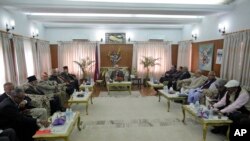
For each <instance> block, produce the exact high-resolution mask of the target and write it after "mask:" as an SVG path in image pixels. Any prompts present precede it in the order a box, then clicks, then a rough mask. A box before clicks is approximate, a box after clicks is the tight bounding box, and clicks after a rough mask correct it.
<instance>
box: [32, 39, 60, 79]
mask: <svg viewBox="0 0 250 141" xmlns="http://www.w3.org/2000/svg"><path fill="white" fill-rule="evenodd" d="M62 56H63V55H62ZM37 58H38V59H37V68H38V69H37V70H38V71H37V73H38V77H39V78H40V75H41V73H42V72H47V73H48V74H51V70H52V66H51V54H50V47H49V42H48V41H42V40H37ZM39 71H40V72H39Z"/></svg>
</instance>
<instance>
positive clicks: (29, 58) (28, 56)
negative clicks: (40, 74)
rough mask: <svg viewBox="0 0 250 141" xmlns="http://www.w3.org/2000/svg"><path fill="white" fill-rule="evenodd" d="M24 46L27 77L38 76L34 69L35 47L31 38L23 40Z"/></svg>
mask: <svg viewBox="0 0 250 141" xmlns="http://www.w3.org/2000/svg"><path fill="white" fill-rule="evenodd" d="M23 45H24V54H25V62H26V64H27V68H26V69H27V76H32V75H36V73H35V69H34V62H35V61H36V60H34V57H33V55H34V53H33V51H32V50H33V46H32V42H31V39H30V38H23Z"/></svg>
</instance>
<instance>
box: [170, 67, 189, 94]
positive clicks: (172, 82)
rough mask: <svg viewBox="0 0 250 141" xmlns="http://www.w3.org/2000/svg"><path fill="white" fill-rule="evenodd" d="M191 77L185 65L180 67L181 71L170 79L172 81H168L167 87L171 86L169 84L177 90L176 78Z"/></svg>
mask: <svg viewBox="0 0 250 141" xmlns="http://www.w3.org/2000/svg"><path fill="white" fill-rule="evenodd" d="M190 77H191V75H190V73H189V72H188V68H187V67H183V68H182V73H181V74H180V75H178V76H177V77H174V78H173V79H172V81H171V82H170V83H168V87H171V86H173V88H174V89H175V90H177V86H176V85H177V81H178V80H183V79H187V78H190Z"/></svg>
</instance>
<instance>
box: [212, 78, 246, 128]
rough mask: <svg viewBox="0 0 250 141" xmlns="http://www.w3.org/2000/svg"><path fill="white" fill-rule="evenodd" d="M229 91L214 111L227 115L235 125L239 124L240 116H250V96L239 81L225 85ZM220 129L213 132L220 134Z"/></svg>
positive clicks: (215, 106) (214, 106)
mask: <svg viewBox="0 0 250 141" xmlns="http://www.w3.org/2000/svg"><path fill="white" fill-rule="evenodd" d="M225 87H226V88H227V91H226V93H225V95H224V96H223V98H222V99H221V100H220V101H219V102H217V103H215V104H213V105H212V107H213V108H214V109H213V110H214V111H215V112H217V113H218V114H223V115H227V116H228V117H229V119H231V120H232V121H233V123H236V122H238V121H239V120H240V119H239V118H240V117H239V114H244V115H249V114H250V96H249V93H248V92H247V91H246V90H245V89H243V88H241V87H240V83H239V82H238V81H237V80H230V81H228V82H227V84H226V85H225ZM219 129H220V128H215V129H213V130H212V132H213V133H218V132H220V130H219Z"/></svg>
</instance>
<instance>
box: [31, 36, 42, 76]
mask: <svg viewBox="0 0 250 141" xmlns="http://www.w3.org/2000/svg"><path fill="white" fill-rule="evenodd" d="M31 46H32V56H33V60H34V61H33V63H34V74H35V75H36V77H37V78H38V79H40V74H41V72H40V66H39V62H38V60H39V58H38V53H37V39H31Z"/></svg>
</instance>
